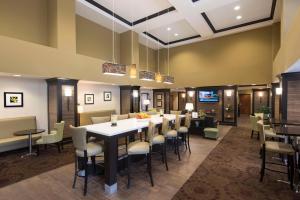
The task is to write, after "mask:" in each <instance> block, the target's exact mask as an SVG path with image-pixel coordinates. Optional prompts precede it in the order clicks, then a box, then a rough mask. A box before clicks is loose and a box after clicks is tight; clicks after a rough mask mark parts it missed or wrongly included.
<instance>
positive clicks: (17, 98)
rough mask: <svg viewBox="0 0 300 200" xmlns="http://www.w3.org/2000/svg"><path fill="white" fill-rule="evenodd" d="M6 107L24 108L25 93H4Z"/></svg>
mask: <svg viewBox="0 0 300 200" xmlns="http://www.w3.org/2000/svg"><path fill="white" fill-rule="evenodd" d="M4 107H23V92H4Z"/></svg>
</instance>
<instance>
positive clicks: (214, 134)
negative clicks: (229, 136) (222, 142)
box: [204, 128, 219, 139]
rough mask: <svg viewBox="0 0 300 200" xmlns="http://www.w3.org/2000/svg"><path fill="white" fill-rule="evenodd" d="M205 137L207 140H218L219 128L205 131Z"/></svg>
mask: <svg viewBox="0 0 300 200" xmlns="http://www.w3.org/2000/svg"><path fill="white" fill-rule="evenodd" d="M204 136H205V137H206V138H211V139H218V137H219V130H218V129H217V128H205V129H204Z"/></svg>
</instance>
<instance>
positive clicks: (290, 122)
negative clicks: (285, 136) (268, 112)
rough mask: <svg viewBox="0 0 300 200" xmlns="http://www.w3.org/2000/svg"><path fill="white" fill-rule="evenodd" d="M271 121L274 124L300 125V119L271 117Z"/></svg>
mask: <svg viewBox="0 0 300 200" xmlns="http://www.w3.org/2000/svg"><path fill="white" fill-rule="evenodd" d="M270 123H271V124H274V125H292V126H300V122H299V121H293V120H285V119H270Z"/></svg>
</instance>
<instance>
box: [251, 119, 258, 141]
mask: <svg viewBox="0 0 300 200" xmlns="http://www.w3.org/2000/svg"><path fill="white" fill-rule="evenodd" d="M258 121H259V117H257V116H254V115H250V125H251V138H252V137H253V134H254V133H256V134H257V139H259V130H258V126H257V122H258Z"/></svg>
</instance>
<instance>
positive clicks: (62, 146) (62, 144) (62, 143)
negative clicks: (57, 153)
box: [60, 141, 64, 150]
mask: <svg viewBox="0 0 300 200" xmlns="http://www.w3.org/2000/svg"><path fill="white" fill-rule="evenodd" d="M60 145H61V149H62V150H64V142H63V141H61V142H60Z"/></svg>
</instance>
